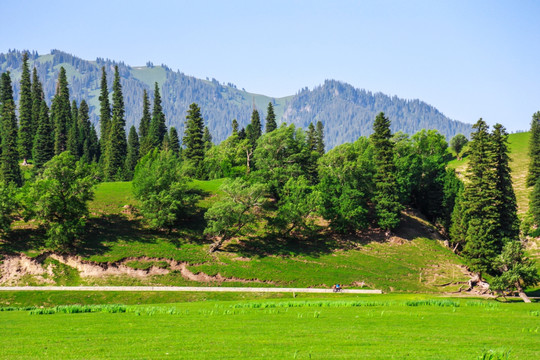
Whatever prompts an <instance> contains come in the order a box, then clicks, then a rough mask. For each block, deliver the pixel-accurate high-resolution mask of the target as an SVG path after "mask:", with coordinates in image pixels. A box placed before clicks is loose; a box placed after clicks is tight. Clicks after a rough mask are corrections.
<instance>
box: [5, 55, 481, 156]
mask: <svg viewBox="0 0 540 360" xmlns="http://www.w3.org/2000/svg"><path fill="white" fill-rule="evenodd" d="M114 65H118V66H119V70H120V75H121V77H122V86H123V93H124V101H125V105H126V123H127V126H128V127H130V126H131V125H136V126H138V123H139V120H140V117H141V113H142V104H141V100H142V93H143V90H144V89H146V90H147V91H149V93H150V95H151V96H153V89H154V83H155V82H158V83H159V85H160V87H161V92H162V99H163V109H164V112H165V115H166V118H167V125H168V126H175V127H176V128H177V129H178V130H179V132H180V135H182V133H183V129H184V120H185V115H186V111H187V109H188V107H189V105H190V104H191V103H193V102H196V103H197V104H199V106H200V107H201V109H202V113H203V117H204V119H205V121H206V123H207V125H208V127H209V129H210V132H211V133H212V136H213V138H214V141H215V142H220V141H222V140H224V139H225V138H226V137H227V136H228V135H229V134H230V133H231V121H232V120H233V119H237V120H238V123H239V124H240V126H245V125H247V124H248V123H249V121H250V116H251V112H252V110H253V106H254V105H255V107H256V108H257V109H258V110H259V111H260V112H261V115H262V117H263V119H264V117H265V116H266V114H265V113H266V107H267V105H268V102H272V103H273V104H274V107H275V111H276V116H277V117H278V119H280V120H278V122H287V123H294V124H296V125H299V126H302V127H306V126H307V125H308V124H309V123H310V122H316V121H318V120H321V121H322V122H323V123H324V125H325V132H326V145H327V149H330V148H332V147H334V146H336V145H339V144H341V143H343V142H351V141H354V140H356V139H357V138H358V137H359V136H362V135H369V134H370V133H371V126H372V122H373V119H374V118H375V115H376V114H377V113H378V112H380V111H384V112H385V113H386V114H387V116H389V117H390V119H391V120H392V124H393V125H392V128H393V131H399V130H401V131H404V132H407V133H410V134H412V133H415V132H416V131H418V130H421V129H423V128H429V129H437V130H439V131H440V132H441V133H442V134H444V135H445V136H446V137H447V138H450V137H452V136H454V135H455V134H457V133H463V134H466V135H468V134H469V133H470V131H471V125H469V124H464V123H461V122H458V121H454V120H451V119H449V118H447V117H445V116H444V115H443V114H441V113H440V112H439V111H438V110H437V109H435V108H434V107H432V106H430V105H428V104H426V103H424V102H422V101H419V100H403V99H400V98H398V97H395V96H394V97H389V96H387V95H384V94H382V93H376V94H373V93H371V92H369V91H366V90H359V89H355V88H353V87H352V86H350V85H348V84H344V83H341V82H338V81H333V80H330V81H326V82H325V83H324V84H323V85H321V86H319V87H317V88H315V89H313V90H308V89H307V88H305V89H302V90H301V91H299V92H298V93H297V94H296V95H294V96H288V97H283V98H271V97H268V96H264V95H259V94H253V93H249V92H247V91H245V90H243V89H242V90H239V89H238V88H237V87H236V86H235V85H234V84H230V83H229V84H222V83H220V82H219V81H217V80H216V79H211V80H209V79H207V80H201V79H197V78H195V77H192V76H187V75H185V74H183V73H181V72H179V71H173V70H171V69H170V68H168V67H167V66H166V65H161V66H154V65H153V64H151V63H147V65H146V66H141V67H132V66H128V65H126V64H124V63H123V62H115V61H112V60H108V59H101V58H98V59H96V61H87V60H82V59H80V58H77V57H75V56H73V55H70V54H67V53H64V52H62V51H59V50H53V51H51V54H48V55H39V54H37V53H36V52H33V53H32V54H31V56H30V66H31V67H32V68H33V67H34V66H35V67H36V68H37V71H38V75H39V78H40V80H41V81H42V82H43V83H44V89H45V94H46V97H47V99H48V100H49V101H50V99H51V98H52V96H53V95H54V91H55V82H56V78H57V76H58V71H59V69H60V67H61V66H63V67H64V68H65V69H66V71H67V75H68V81H69V84H70V91H71V97H72V98H74V99H75V100H76V101H77V102H80V101H81V100H82V99H85V100H86V101H87V102H88V103H89V105H90V110H91V120H92V122H93V123H94V124H96V125H97V123H98V113H99V102H98V96H99V84H100V77H101V67H102V66H105V68H106V71H107V74H108V80H109V89H112V80H113V72H114ZM21 66H22V52H20V51H9V52H8V53H6V54H0V72H4V71H10V72H11V74H12V80H13V84H14V88H15V97H16V99H17V98H18V92H19V80H20V75H21Z"/></svg>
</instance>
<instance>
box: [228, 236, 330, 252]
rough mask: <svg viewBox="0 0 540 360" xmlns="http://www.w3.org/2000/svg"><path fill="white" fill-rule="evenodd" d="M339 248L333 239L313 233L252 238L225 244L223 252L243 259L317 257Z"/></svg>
mask: <svg viewBox="0 0 540 360" xmlns="http://www.w3.org/2000/svg"><path fill="white" fill-rule="evenodd" d="M339 248H340V244H339V242H337V241H336V239H335V238H333V237H329V236H326V235H325V234H322V233H313V234H310V235H309V236H289V237H283V236H280V235H278V234H268V235H265V236H261V237H252V238H248V239H244V240H240V241H238V242H237V243H234V244H232V243H231V244H227V245H226V246H225V248H224V250H226V251H230V252H235V253H237V254H239V255H241V256H245V257H253V256H257V257H266V256H270V255H278V256H297V255H309V256H313V257H318V256H321V255H324V254H329V253H332V252H333V251H335V250H337V249H339Z"/></svg>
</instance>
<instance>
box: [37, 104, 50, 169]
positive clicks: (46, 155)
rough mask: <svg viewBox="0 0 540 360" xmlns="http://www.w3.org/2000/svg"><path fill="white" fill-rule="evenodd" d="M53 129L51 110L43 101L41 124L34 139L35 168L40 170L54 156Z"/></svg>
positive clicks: (40, 116) (40, 115)
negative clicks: (50, 116)
mask: <svg viewBox="0 0 540 360" xmlns="http://www.w3.org/2000/svg"><path fill="white" fill-rule="evenodd" d="M53 134H54V133H53V127H52V125H51V122H50V119H49V108H48V107H47V103H46V102H45V100H42V101H41V108H40V113H39V123H38V128H37V133H36V137H35V138H34V156H33V159H34V167H35V168H36V169H40V168H41V167H43V165H44V164H45V163H46V162H47V161H49V160H51V159H52V158H53V156H54V137H53Z"/></svg>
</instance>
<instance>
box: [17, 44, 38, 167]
mask: <svg viewBox="0 0 540 360" xmlns="http://www.w3.org/2000/svg"><path fill="white" fill-rule="evenodd" d="M32 105H33V103H32V83H31V81H30V69H29V68H28V53H27V52H25V53H24V54H23V66H22V75H21V87H20V90H19V138H18V150H19V156H20V157H21V158H22V159H30V158H31V157H32V145H33V142H34V134H35V131H36V128H35V126H34V124H33V123H32Z"/></svg>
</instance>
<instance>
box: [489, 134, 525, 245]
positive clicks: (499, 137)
mask: <svg viewBox="0 0 540 360" xmlns="http://www.w3.org/2000/svg"><path fill="white" fill-rule="evenodd" d="M491 138H492V142H493V146H494V149H493V150H494V154H495V170H496V172H497V198H496V200H495V201H496V202H497V203H498V204H500V205H499V206H498V212H499V222H498V226H499V231H500V237H501V240H502V242H503V244H504V243H506V242H509V241H514V240H518V238H519V219H518V216H517V201H516V195H515V193H514V188H513V186H512V175H511V173H510V172H511V170H510V164H509V163H510V157H509V156H508V133H507V132H506V129H505V128H504V126H502V125H501V124H496V125H495V126H494V127H493V133H492V135H491Z"/></svg>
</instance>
